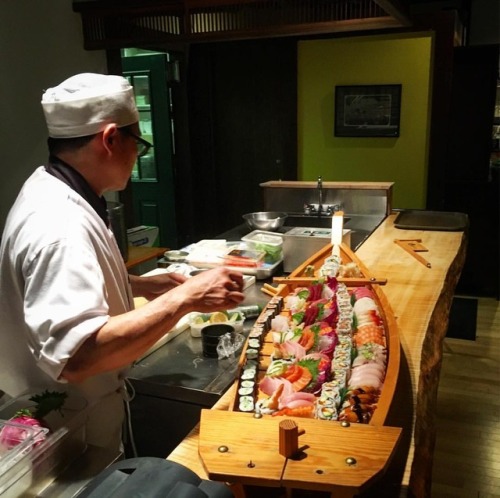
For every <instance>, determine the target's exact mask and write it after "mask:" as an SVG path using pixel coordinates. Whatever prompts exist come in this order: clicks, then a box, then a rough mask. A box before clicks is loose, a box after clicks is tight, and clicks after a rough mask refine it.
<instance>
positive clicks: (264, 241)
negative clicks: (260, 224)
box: [241, 230, 283, 263]
mask: <svg viewBox="0 0 500 498" xmlns="http://www.w3.org/2000/svg"><path fill="white" fill-rule="evenodd" d="M241 240H243V241H244V242H245V243H246V244H247V246H248V247H249V248H251V249H253V250H255V251H264V252H265V253H266V256H265V261H266V263H275V262H276V261H279V260H281V259H282V258H283V237H281V236H280V235H276V234H275V233H272V232H266V231H264V230H254V231H253V232H250V233H249V234H248V235H245V236H244V237H242V238H241Z"/></svg>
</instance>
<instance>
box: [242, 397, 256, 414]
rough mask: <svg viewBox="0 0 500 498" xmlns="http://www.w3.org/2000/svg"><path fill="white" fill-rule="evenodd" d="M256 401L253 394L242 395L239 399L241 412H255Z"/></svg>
mask: <svg viewBox="0 0 500 498" xmlns="http://www.w3.org/2000/svg"><path fill="white" fill-rule="evenodd" d="M254 407H255V403H254V401H253V396H240V399H239V409H240V412H253V410H254Z"/></svg>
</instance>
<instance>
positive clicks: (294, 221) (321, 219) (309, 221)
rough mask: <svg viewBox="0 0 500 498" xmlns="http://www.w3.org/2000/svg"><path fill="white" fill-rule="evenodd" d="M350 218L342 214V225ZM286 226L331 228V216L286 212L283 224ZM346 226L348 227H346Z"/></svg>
mask: <svg viewBox="0 0 500 498" xmlns="http://www.w3.org/2000/svg"><path fill="white" fill-rule="evenodd" d="M349 220H350V218H349V217H346V216H344V227H346V224H347V222H348V221H349ZM284 226H286V227H312V228H332V217H331V216H317V215H316V216H314V215H307V214H290V213H289V214H288V216H287V218H286V220H285V225H284ZM346 228H348V227H346Z"/></svg>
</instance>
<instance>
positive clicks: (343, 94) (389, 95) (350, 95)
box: [334, 85, 401, 137]
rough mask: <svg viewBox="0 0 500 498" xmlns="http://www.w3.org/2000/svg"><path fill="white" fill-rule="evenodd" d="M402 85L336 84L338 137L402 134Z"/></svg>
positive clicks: (336, 129) (336, 125) (336, 126)
mask: <svg viewBox="0 0 500 498" xmlns="http://www.w3.org/2000/svg"><path fill="white" fill-rule="evenodd" d="M400 114H401V85H351V86H336V87H335V130H334V134H335V136H336V137H399V119H400Z"/></svg>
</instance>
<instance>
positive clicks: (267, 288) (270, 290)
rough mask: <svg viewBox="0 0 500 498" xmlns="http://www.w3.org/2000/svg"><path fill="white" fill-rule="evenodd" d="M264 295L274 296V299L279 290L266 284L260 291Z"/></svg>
mask: <svg viewBox="0 0 500 498" xmlns="http://www.w3.org/2000/svg"><path fill="white" fill-rule="evenodd" d="M260 290H261V291H262V292H263V293H264V294H267V295H268V296H272V297H274V296H275V295H276V294H277V292H278V289H277V288H276V287H274V286H272V285H270V284H264V285H263V286H262V287H261V289H260Z"/></svg>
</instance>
